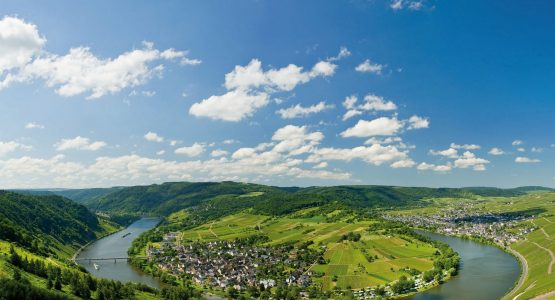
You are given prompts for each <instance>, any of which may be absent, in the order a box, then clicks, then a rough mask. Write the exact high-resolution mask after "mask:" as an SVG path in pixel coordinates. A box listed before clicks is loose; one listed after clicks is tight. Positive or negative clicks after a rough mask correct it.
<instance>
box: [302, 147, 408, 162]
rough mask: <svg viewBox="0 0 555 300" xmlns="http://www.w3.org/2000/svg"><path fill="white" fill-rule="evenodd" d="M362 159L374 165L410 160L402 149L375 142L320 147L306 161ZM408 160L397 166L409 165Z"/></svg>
mask: <svg viewBox="0 0 555 300" xmlns="http://www.w3.org/2000/svg"><path fill="white" fill-rule="evenodd" d="M353 159H360V160H363V161H365V162H367V163H369V164H372V165H376V166H379V165H382V164H384V163H395V162H398V161H405V160H408V159H409V158H408V155H407V153H406V152H404V151H400V150H399V149H397V148H396V147H395V146H393V145H387V146H383V145H380V144H374V145H371V146H369V147H364V146H359V147H355V148H319V149H316V150H314V151H313V152H312V154H311V155H310V156H309V157H308V158H307V159H306V162H312V163H317V162H320V161H326V160H341V161H351V160H353ZM407 164H408V162H407V161H405V162H403V163H398V164H396V165H395V167H400V166H401V165H407Z"/></svg>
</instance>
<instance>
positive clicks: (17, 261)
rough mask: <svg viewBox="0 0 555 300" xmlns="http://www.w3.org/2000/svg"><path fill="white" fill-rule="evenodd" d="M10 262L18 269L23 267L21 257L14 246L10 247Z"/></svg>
mask: <svg viewBox="0 0 555 300" xmlns="http://www.w3.org/2000/svg"><path fill="white" fill-rule="evenodd" d="M10 262H11V263H12V265H14V266H16V267H21V256H19V254H17V252H16V251H15V248H14V247H13V245H10Z"/></svg>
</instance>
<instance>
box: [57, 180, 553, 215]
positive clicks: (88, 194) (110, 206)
mask: <svg viewBox="0 0 555 300" xmlns="http://www.w3.org/2000/svg"><path fill="white" fill-rule="evenodd" d="M538 189H539V188H538V187H525V188H515V189H499V188H489V187H468V188H425V187H399V186H373V185H358V186H330V187H307V188H298V187H274V186H266V185H260V184H249V183H238V182H229V181H225V182H196V183H195V182H168V183H163V184H153V185H147V186H133V187H123V188H113V189H111V190H110V189H99V190H96V189H92V190H78V192H73V193H72V192H69V191H62V193H65V194H64V195H67V196H68V197H70V198H72V197H73V198H78V199H79V200H76V201H79V202H81V203H83V204H84V205H86V206H87V207H88V208H89V209H91V210H93V211H105V212H110V213H112V214H122V215H125V214H135V215H144V214H150V215H159V216H160V215H161V216H166V215H169V214H171V213H172V212H175V211H179V210H182V209H184V208H194V209H195V210H196V211H197V213H198V212H201V213H202V211H207V212H208V211H209V213H210V214H216V215H224V214H228V213H231V212H234V211H237V210H241V209H245V208H252V209H254V210H256V211H258V212H260V213H264V214H284V213H289V212H292V211H294V210H296V209H299V208H303V207H311V206H317V205H322V204H326V203H332V202H338V203H340V204H342V205H346V206H349V207H360V208H391V207H399V206H407V205H414V204H418V201H419V200H422V199H426V198H438V197H452V198H461V197H475V196H499V197H511V196H519V195H524V194H526V193H528V192H530V190H538ZM544 189H545V188H544ZM56 193H60V192H56Z"/></svg>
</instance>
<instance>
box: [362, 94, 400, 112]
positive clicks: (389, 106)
mask: <svg viewBox="0 0 555 300" xmlns="http://www.w3.org/2000/svg"><path fill="white" fill-rule="evenodd" d="M364 100H365V101H366V103H364V104H362V105H361V106H359V109H362V110H378V111H388V110H396V109H397V105H395V103H393V102H392V101H388V100H385V99H384V98H383V97H381V96H378V95H374V94H368V95H366V96H364Z"/></svg>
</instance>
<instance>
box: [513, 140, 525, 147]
mask: <svg viewBox="0 0 555 300" xmlns="http://www.w3.org/2000/svg"><path fill="white" fill-rule="evenodd" d="M511 144H512V145H513V146H520V145H522V144H524V142H523V141H522V140H514V141H513V142H512V143H511Z"/></svg>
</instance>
